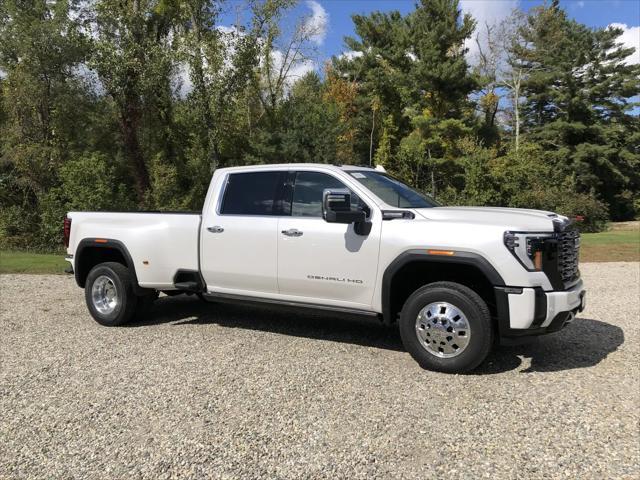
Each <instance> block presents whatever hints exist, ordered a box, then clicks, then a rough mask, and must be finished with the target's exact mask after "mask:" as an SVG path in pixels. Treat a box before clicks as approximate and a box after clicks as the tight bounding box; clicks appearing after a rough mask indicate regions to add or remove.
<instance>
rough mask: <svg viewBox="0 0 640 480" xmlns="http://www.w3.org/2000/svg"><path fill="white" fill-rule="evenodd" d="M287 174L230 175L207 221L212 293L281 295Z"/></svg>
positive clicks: (205, 258)
mask: <svg viewBox="0 0 640 480" xmlns="http://www.w3.org/2000/svg"><path fill="white" fill-rule="evenodd" d="M286 175H287V172H286V171H253V172H238V173H230V174H228V175H227V178H226V180H225V184H224V185H223V187H222V190H221V194H220V198H221V201H218V203H217V205H216V206H215V208H211V209H210V211H209V213H208V214H207V215H206V216H203V218H202V236H201V269H202V275H203V277H204V280H205V282H206V283H207V289H208V290H209V291H211V292H220V293H234V294H240V295H259V294H265V293H267V294H277V293H278V279H277V268H278V264H277V255H278V252H277V249H278V216H279V215H280V214H281V205H280V203H279V202H278V201H277V198H278V196H279V195H280V194H281V193H280V192H281V191H282V189H283V187H284V180H285V178H286Z"/></svg>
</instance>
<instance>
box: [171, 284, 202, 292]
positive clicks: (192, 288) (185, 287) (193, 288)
mask: <svg viewBox="0 0 640 480" xmlns="http://www.w3.org/2000/svg"><path fill="white" fill-rule="evenodd" d="M174 286H175V287H176V288H177V289H178V290H182V291H184V292H199V291H201V290H202V289H201V288H200V285H198V282H178V283H175V284H174Z"/></svg>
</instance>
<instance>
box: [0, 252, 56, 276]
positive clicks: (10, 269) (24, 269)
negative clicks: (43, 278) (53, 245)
mask: <svg viewBox="0 0 640 480" xmlns="http://www.w3.org/2000/svg"><path fill="white" fill-rule="evenodd" d="M67 266H69V262H66V261H65V260H64V255H63V254H47V253H31V252H13V251H7V250H2V251H0V273H64V269H65V268H67Z"/></svg>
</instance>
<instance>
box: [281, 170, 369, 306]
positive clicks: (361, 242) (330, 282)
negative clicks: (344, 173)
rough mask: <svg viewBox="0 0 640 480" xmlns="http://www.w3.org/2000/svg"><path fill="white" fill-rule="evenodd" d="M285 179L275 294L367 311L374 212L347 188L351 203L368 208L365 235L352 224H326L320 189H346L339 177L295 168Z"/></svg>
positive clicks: (303, 300) (321, 190) (292, 298)
mask: <svg viewBox="0 0 640 480" xmlns="http://www.w3.org/2000/svg"><path fill="white" fill-rule="evenodd" d="M290 183H292V184H293V189H292V193H291V199H292V200H291V215H290V216H282V217H280V220H279V226H278V284H279V286H280V293H281V294H282V295H286V296H287V297H289V298H290V299H291V300H297V301H301V302H309V303H321V304H330V305H335V306H345V307H353V308H361V309H368V308H369V307H370V306H371V301H372V297H373V290H374V287H375V281H376V274H377V268H378V250H379V243H380V229H381V221H380V219H379V218H376V215H377V213H376V212H375V211H372V210H371V209H370V208H368V207H367V205H366V204H365V203H363V202H362V201H361V200H360V199H359V198H358V197H357V195H355V193H353V191H352V205H353V206H356V205H362V206H364V207H365V209H368V210H369V212H370V216H371V218H370V220H371V221H372V229H371V232H370V233H369V235H367V236H361V235H357V234H356V233H355V232H354V227H353V224H351V225H345V224H338V223H327V222H325V221H324V219H323V218H322V193H323V191H324V190H325V189H326V188H348V186H347V185H345V184H344V183H343V182H342V181H341V180H340V179H338V178H337V177H335V176H333V175H330V174H329V173H323V172H314V171H298V172H294V176H293V180H291V181H290ZM350 190H351V189H350ZM287 204H288V200H287Z"/></svg>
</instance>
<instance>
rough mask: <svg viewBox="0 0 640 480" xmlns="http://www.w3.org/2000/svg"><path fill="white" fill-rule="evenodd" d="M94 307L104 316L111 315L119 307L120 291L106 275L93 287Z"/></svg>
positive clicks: (97, 279)
mask: <svg viewBox="0 0 640 480" xmlns="http://www.w3.org/2000/svg"><path fill="white" fill-rule="evenodd" d="M91 300H92V301H93V306H94V307H95V309H96V310H97V311H98V312H99V313H101V314H102V315H109V314H110V313H111V312H113V311H114V310H115V309H116V307H117V306H118V302H119V298H118V290H117V289H116V285H115V283H113V280H111V279H110V278H109V277H107V276H106V275H100V276H99V277H98V278H96V280H95V281H94V282H93V287H91Z"/></svg>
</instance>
